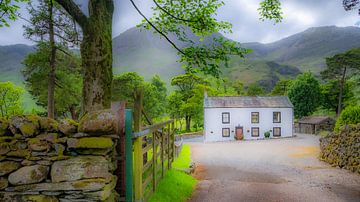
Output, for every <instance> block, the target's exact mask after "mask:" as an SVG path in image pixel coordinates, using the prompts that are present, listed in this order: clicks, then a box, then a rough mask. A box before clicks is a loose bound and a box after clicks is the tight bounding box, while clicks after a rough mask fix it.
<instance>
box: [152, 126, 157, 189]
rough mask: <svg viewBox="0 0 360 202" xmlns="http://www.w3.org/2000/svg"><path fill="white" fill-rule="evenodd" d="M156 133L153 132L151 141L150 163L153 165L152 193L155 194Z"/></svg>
mask: <svg viewBox="0 0 360 202" xmlns="http://www.w3.org/2000/svg"><path fill="white" fill-rule="evenodd" d="M156 141H157V140H156V132H153V141H152V148H153V159H152V163H153V170H152V175H153V191H154V192H155V190H156V183H157V182H156V179H157V178H156V163H157V155H156V153H157V149H156V148H157V146H156Z"/></svg>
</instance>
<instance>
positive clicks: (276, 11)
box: [258, 0, 283, 23]
mask: <svg viewBox="0 0 360 202" xmlns="http://www.w3.org/2000/svg"><path fill="white" fill-rule="evenodd" d="M258 11H259V12H260V20H262V21H264V20H265V19H268V20H274V21H275V22H276V23H279V22H281V20H282V19H283V17H282V15H283V12H282V11H281V3H280V1H279V0H263V1H262V2H260V8H259V9H258Z"/></svg>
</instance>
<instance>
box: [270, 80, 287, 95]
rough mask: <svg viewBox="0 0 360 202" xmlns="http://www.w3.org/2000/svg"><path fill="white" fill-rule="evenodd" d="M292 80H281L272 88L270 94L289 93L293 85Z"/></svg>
mask: <svg viewBox="0 0 360 202" xmlns="http://www.w3.org/2000/svg"><path fill="white" fill-rule="evenodd" d="M291 82H292V81H291V80H280V81H278V82H277V83H276V85H275V86H274V88H273V89H272V90H271V93H270V95H287V94H288V91H289V88H290V86H291Z"/></svg>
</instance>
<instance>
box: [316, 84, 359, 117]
mask: <svg viewBox="0 0 360 202" xmlns="http://www.w3.org/2000/svg"><path fill="white" fill-rule="evenodd" d="M353 88H354V85H353V83H352V82H350V81H347V82H346V84H345V86H344V90H343V91H344V92H343V99H342V106H341V108H344V107H345V106H346V105H347V104H349V102H351V101H352V100H353V98H354V93H353ZM320 90H321V95H322V101H321V106H322V107H324V108H325V109H329V110H331V111H334V112H337V111H338V108H339V106H338V104H339V102H338V97H339V90H340V89H339V81H337V80H329V81H328V82H327V83H325V84H323V85H321V87H320Z"/></svg>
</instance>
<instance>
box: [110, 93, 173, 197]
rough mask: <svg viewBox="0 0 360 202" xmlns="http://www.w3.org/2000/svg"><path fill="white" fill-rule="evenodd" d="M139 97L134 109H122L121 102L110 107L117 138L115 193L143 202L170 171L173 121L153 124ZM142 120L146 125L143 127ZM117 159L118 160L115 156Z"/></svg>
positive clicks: (141, 98)
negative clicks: (116, 128) (113, 116)
mask: <svg viewBox="0 0 360 202" xmlns="http://www.w3.org/2000/svg"><path fill="white" fill-rule="evenodd" d="M142 100H143V94H142V91H141V90H139V91H137V92H136V94H135V103H134V110H133V111H132V110H129V109H127V110H124V103H118V104H114V106H113V107H112V108H113V110H114V112H116V114H117V119H118V121H117V122H118V123H119V124H118V125H119V126H118V128H121V126H123V128H124V129H125V130H121V129H118V131H117V133H118V134H119V136H120V138H119V139H120V141H119V145H118V146H117V151H118V157H117V158H118V159H119V161H118V170H117V171H116V172H117V176H118V177H119V180H118V184H117V191H118V192H119V193H120V195H121V196H122V200H124V199H125V200H126V201H129V202H131V201H147V200H148V199H149V198H150V196H151V195H152V193H153V192H154V191H155V190H156V187H157V184H158V182H159V181H160V180H161V178H162V177H164V175H165V172H166V171H167V170H169V169H170V168H171V164H172V162H173V161H174V157H175V130H174V122H173V120H168V121H164V122H161V123H157V124H153V123H152V122H151V120H149V118H148V117H147V116H146V113H145V112H144V110H143V104H142ZM142 120H146V121H147V122H148V125H146V124H143V123H142ZM119 156H120V157H119Z"/></svg>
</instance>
